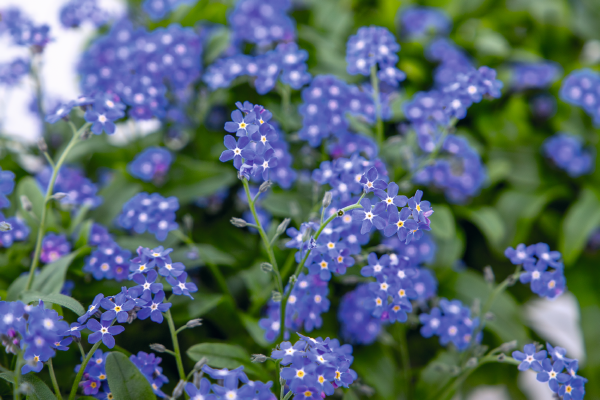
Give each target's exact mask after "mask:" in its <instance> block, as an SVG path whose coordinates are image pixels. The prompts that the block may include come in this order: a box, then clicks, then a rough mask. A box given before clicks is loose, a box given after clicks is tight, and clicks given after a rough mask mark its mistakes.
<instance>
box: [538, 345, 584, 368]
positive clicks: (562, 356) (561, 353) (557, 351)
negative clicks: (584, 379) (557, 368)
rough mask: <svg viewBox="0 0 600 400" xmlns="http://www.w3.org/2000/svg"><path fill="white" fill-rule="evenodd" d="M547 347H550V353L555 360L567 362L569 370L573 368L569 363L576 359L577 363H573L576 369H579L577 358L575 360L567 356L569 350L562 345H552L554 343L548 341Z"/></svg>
mask: <svg viewBox="0 0 600 400" xmlns="http://www.w3.org/2000/svg"><path fill="white" fill-rule="evenodd" d="M546 348H547V349H548V355H549V356H550V357H552V360H553V361H562V362H563V363H565V364H566V367H567V370H569V369H570V368H571V365H570V364H569V363H571V362H572V361H575V364H574V365H573V367H574V368H575V371H577V360H573V359H571V358H567V357H566V355H567V350H566V349H563V348H562V347H558V346H556V347H552V345H551V344H550V343H548V342H546Z"/></svg>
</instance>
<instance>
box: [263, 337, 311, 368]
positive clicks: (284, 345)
mask: <svg viewBox="0 0 600 400" xmlns="http://www.w3.org/2000/svg"><path fill="white" fill-rule="evenodd" d="M305 348H306V344H304V343H303V342H296V343H295V344H294V345H293V346H292V344H291V343H290V342H281V343H280V344H279V345H277V350H273V351H272V352H271V358H274V359H275V360H281V362H280V364H281V365H288V364H290V363H291V362H292V360H293V357H294V355H295V354H296V353H297V354H304V349H305Z"/></svg>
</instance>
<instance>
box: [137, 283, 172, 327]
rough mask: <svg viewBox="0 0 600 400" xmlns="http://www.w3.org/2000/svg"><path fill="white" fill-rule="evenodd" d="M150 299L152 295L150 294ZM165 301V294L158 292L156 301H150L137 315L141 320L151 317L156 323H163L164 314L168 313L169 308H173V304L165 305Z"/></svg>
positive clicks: (155, 297) (155, 296)
mask: <svg viewBox="0 0 600 400" xmlns="http://www.w3.org/2000/svg"><path fill="white" fill-rule="evenodd" d="M148 297H150V295H149V294H148ZM164 299H165V292H163V291H162V290H160V291H158V293H156V294H155V295H154V300H152V299H149V300H148V302H147V303H146V305H145V306H144V307H143V308H142V309H141V310H140V311H138V313H137V316H138V318H139V319H146V318H148V317H150V319H151V320H152V321H154V322H158V323H159V324H160V323H162V322H163V315H162V313H164V312H167V311H168V310H169V308H171V303H163V300H164Z"/></svg>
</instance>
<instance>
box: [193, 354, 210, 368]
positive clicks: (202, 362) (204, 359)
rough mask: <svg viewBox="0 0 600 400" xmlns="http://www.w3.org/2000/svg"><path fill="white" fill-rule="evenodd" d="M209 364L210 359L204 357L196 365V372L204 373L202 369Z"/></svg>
mask: <svg viewBox="0 0 600 400" xmlns="http://www.w3.org/2000/svg"><path fill="white" fill-rule="evenodd" d="M207 363H208V358H206V357H202V358H201V359H200V360H199V361H198V362H197V363H196V365H194V371H202V367H204V366H205V365H206V364H207Z"/></svg>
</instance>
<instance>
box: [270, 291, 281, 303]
mask: <svg viewBox="0 0 600 400" xmlns="http://www.w3.org/2000/svg"><path fill="white" fill-rule="evenodd" d="M271 299H273V301H274V302H275V303H279V302H280V301H281V293H279V292H278V291H277V290H273V292H272V293H271Z"/></svg>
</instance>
